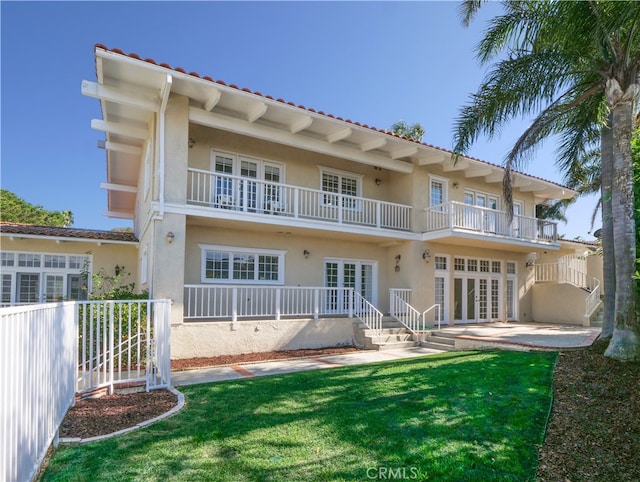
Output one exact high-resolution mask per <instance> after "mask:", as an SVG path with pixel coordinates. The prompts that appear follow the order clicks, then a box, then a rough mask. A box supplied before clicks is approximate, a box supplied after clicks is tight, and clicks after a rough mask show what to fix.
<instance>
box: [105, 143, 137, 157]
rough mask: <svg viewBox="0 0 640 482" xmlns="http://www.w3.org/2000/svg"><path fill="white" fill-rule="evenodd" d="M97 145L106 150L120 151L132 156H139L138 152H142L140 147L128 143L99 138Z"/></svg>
mask: <svg viewBox="0 0 640 482" xmlns="http://www.w3.org/2000/svg"><path fill="white" fill-rule="evenodd" d="M98 147H99V148H100V149H105V150H107V151H117V152H122V153H123V154H131V155H133V156H139V155H140V154H142V148H141V147H138V146H130V145H128V144H120V143H119V142H109V141H104V140H99V141H98Z"/></svg>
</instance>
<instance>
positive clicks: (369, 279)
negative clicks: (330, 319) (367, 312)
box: [324, 260, 376, 313]
mask: <svg viewBox="0 0 640 482" xmlns="http://www.w3.org/2000/svg"><path fill="white" fill-rule="evenodd" d="M324 272H325V286H326V287H327V288H353V290H354V291H355V292H356V293H359V294H360V295H362V297H363V298H365V299H366V300H367V301H369V302H370V303H371V304H373V305H375V303H376V300H375V263H373V262H370V261H355V260H325V269H324ZM345 293H346V290H344V289H336V290H329V291H328V293H327V295H326V298H325V309H326V310H327V312H329V313H346V312H348V308H349V306H348V303H349V297H348V296H346V295H345Z"/></svg>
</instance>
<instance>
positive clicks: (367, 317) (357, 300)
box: [349, 290, 383, 335]
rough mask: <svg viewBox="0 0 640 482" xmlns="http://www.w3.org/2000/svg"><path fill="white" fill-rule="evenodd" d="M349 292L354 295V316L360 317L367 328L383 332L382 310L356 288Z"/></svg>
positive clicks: (377, 332)
mask: <svg viewBox="0 0 640 482" xmlns="http://www.w3.org/2000/svg"><path fill="white" fill-rule="evenodd" d="M349 294H350V295H351V296H353V298H352V300H353V303H352V304H351V306H353V316H355V317H356V318H358V319H359V320H360V321H361V322H362V323H363V324H364V325H365V326H366V327H367V328H369V329H370V330H372V331H373V332H374V333H375V334H376V335H380V334H381V333H382V316H383V315H382V312H380V311H378V309H376V307H375V306H373V305H372V304H371V303H370V302H369V301H368V300H367V299H366V298H365V297H364V296H362V295H361V294H360V293H358V292H357V291H354V290H350V291H349Z"/></svg>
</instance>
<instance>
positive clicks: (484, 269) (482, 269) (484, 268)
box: [480, 259, 489, 273]
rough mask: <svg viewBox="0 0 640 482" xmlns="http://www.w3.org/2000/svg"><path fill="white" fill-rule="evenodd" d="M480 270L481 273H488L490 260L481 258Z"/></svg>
mask: <svg viewBox="0 0 640 482" xmlns="http://www.w3.org/2000/svg"><path fill="white" fill-rule="evenodd" d="M480 272H481V273H488V272H489V261H487V260H486V259H481V260H480Z"/></svg>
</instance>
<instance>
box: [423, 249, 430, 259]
mask: <svg viewBox="0 0 640 482" xmlns="http://www.w3.org/2000/svg"><path fill="white" fill-rule="evenodd" d="M430 257H431V253H430V252H429V250H428V249H425V250H424V253H422V259H424V260H427V259H429V258H430Z"/></svg>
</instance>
